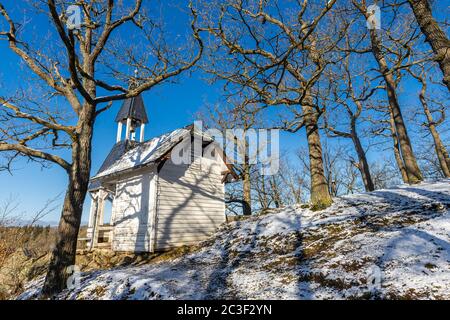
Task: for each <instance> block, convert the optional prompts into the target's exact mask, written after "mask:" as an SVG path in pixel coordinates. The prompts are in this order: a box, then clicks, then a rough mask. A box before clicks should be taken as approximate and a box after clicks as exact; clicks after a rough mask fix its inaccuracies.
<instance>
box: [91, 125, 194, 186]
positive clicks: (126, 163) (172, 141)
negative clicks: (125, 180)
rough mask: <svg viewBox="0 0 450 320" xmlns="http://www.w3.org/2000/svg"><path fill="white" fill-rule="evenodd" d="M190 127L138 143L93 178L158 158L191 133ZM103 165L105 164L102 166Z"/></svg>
mask: <svg viewBox="0 0 450 320" xmlns="http://www.w3.org/2000/svg"><path fill="white" fill-rule="evenodd" d="M190 132H191V131H190V130H189V129H185V128H182V129H176V130H174V131H172V132H169V133H166V134H163V135H161V136H159V137H155V138H153V139H151V140H149V141H146V142H143V143H141V144H138V145H137V146H136V147H134V148H132V149H131V150H128V151H127V152H125V153H124V154H123V155H122V156H121V157H119V158H118V159H117V160H115V161H114V162H113V163H112V164H111V165H109V166H108V167H107V168H104V169H103V170H100V171H99V172H98V173H97V174H96V175H95V176H94V177H92V178H91V180H96V179H98V178H101V177H105V176H108V175H111V174H113V173H118V172H122V171H124V170H127V169H132V168H135V167H140V166H143V165H146V164H149V163H152V162H155V161H156V160H158V159H159V158H160V157H161V156H163V155H164V154H165V153H166V152H167V151H169V150H170V149H171V148H172V147H173V146H175V145H176V144H177V143H179V142H180V141H181V140H182V139H183V138H184V137H185V136H186V135H188V134H190ZM102 167H103V166H102Z"/></svg>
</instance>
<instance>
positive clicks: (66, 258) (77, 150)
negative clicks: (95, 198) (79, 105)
mask: <svg viewBox="0 0 450 320" xmlns="http://www.w3.org/2000/svg"><path fill="white" fill-rule="evenodd" d="M94 118H95V108H94V106H92V105H88V104H85V105H84V107H83V111H82V114H81V115H80V121H79V123H81V125H80V127H79V129H78V130H77V139H75V141H74V142H73V143H72V161H73V162H72V166H71V171H70V175H69V183H68V188H67V192H66V195H65V198H64V205H63V209H62V214H61V219H60V222H59V226H58V237H57V240H56V245H55V248H54V250H53V252H52V257H51V260H50V264H49V267H48V271H47V276H46V278H45V283H44V287H43V289H42V294H43V295H44V296H46V297H51V296H52V295H54V294H56V293H58V292H60V291H61V290H63V289H64V288H66V285H67V279H68V277H69V276H70V275H69V274H68V273H67V268H68V267H70V266H73V265H74V264H75V257H76V246H77V238H78V231H79V228H80V223H81V215H82V212H83V203H84V200H85V197H86V193H87V189H88V184H89V175H90V170H91V145H92V131H93V124H94Z"/></svg>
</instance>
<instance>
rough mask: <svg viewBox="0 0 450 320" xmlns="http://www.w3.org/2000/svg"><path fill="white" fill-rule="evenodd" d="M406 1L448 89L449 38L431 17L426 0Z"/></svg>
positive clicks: (449, 72) (449, 76)
mask: <svg viewBox="0 0 450 320" xmlns="http://www.w3.org/2000/svg"><path fill="white" fill-rule="evenodd" d="M408 2H409V4H410V6H411V9H412V10H413V12H414V15H415V17H416V20H417V23H418V24H419V26H420V29H421V30H422V33H423V34H424V35H425V38H426V41H427V42H428V43H429V44H430V46H431V48H432V49H433V52H434V54H435V55H436V60H437V62H438V63H439V67H440V68H441V70H442V73H443V74H444V79H443V82H444V84H445V85H446V86H447V88H448V90H449V91H450V40H449V39H448V38H447V36H446V34H445V32H444V31H443V30H442V29H441V28H440V27H439V25H438V23H437V22H436V20H435V19H434V18H433V15H432V13H431V7H430V4H429V3H428V0H408Z"/></svg>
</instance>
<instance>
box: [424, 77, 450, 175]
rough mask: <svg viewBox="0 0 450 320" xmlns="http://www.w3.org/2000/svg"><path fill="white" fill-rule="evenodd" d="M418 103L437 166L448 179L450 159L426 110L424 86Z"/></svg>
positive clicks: (431, 117) (430, 115) (429, 113)
mask: <svg viewBox="0 0 450 320" xmlns="http://www.w3.org/2000/svg"><path fill="white" fill-rule="evenodd" d="M419 98H420V102H421V103H422V106H423V111H424V113H425V116H426V117H427V121H428V124H427V127H428V129H429V130H430V133H431V136H432V137H433V141H434V148H435V150H436V154H437V157H438V159H439V164H440V166H441V170H442V173H443V174H444V176H445V177H447V178H450V158H449V156H448V152H447V150H446V148H445V145H444V144H443V143H442V140H441V137H440V135H439V133H438V132H437V130H436V125H435V123H434V121H433V115H432V114H431V112H430V109H429V108H428V103H427V101H426V99H425V86H423V87H422V91H421V92H420V94H419Z"/></svg>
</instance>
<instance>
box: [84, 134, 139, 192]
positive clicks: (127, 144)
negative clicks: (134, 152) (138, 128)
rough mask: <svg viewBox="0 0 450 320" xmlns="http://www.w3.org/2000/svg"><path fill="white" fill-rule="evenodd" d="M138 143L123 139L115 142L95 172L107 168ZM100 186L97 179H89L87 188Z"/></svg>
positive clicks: (91, 188) (92, 188)
mask: <svg viewBox="0 0 450 320" xmlns="http://www.w3.org/2000/svg"><path fill="white" fill-rule="evenodd" d="M137 144H138V143H137V142H136V141H131V140H124V141H119V142H117V143H116V144H115V145H114V146H113V147H112V149H111V151H110V152H109V153H108V155H107V156H106V159H105V161H103V163H102V165H101V166H100V169H98V171H97V174H96V175H98V174H99V173H100V172H103V171H105V170H107V169H108V168H109V167H111V166H112V165H113V164H114V163H115V162H116V161H117V160H119V159H120V157H122V156H123V155H124V154H125V153H126V152H127V151H128V150H130V149H132V148H133V147H135V146H136V145H137ZM99 187H100V182H99V181H91V183H90V184H89V188H88V189H89V190H94V189H97V188H99Z"/></svg>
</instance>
